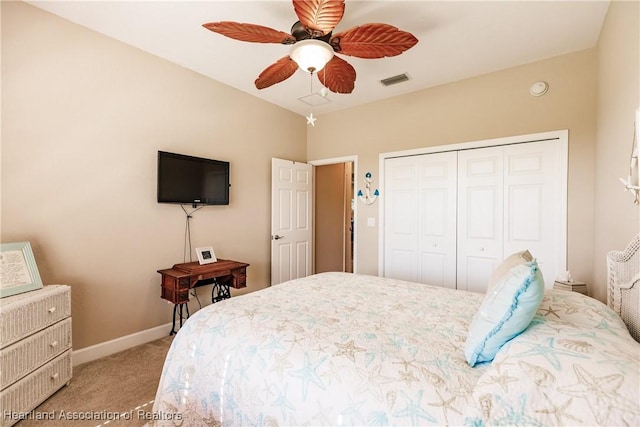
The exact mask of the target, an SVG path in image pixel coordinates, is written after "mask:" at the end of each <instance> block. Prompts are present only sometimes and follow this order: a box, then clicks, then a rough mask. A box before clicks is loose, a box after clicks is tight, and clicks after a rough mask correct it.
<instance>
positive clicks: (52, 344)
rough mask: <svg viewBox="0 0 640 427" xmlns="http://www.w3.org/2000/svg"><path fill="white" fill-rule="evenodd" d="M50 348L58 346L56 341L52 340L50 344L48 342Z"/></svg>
mask: <svg viewBox="0 0 640 427" xmlns="http://www.w3.org/2000/svg"><path fill="white" fill-rule="evenodd" d="M49 345H50V346H51V347H52V348H56V347H57V346H58V341H54V342H52V343H51V344H49Z"/></svg>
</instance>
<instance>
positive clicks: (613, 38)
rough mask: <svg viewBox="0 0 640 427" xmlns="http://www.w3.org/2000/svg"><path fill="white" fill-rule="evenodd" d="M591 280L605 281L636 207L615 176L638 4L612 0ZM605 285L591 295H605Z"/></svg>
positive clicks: (603, 46) (604, 56) (635, 56)
mask: <svg viewBox="0 0 640 427" xmlns="http://www.w3.org/2000/svg"><path fill="white" fill-rule="evenodd" d="M597 49H598V114H597V134H596V135H597V144H596V164H595V166H596V181H595V194H596V199H595V246H594V248H595V250H594V260H595V267H594V280H595V281H596V283H606V279H607V273H606V261H605V259H606V255H607V252H608V251H610V250H622V249H624V248H625V247H626V245H627V244H628V243H629V241H630V240H631V239H632V238H633V236H634V235H635V234H637V233H638V220H639V208H638V206H636V205H634V204H633V197H632V195H631V193H630V192H624V191H622V190H623V187H622V184H621V183H620V182H619V181H618V178H619V177H623V178H626V177H627V175H628V174H629V156H630V154H631V143H632V140H633V123H634V120H635V117H634V115H635V110H636V109H637V108H639V107H640V3H639V2H637V1H633V2H626V1H625V2H622V1H613V2H612V3H611V5H610V6H609V11H608V13H607V17H606V19H605V22H604V26H603V28H602V31H601V33H600V39H599V41H598V47H597ZM604 291H605V289H604V288H603V287H600V288H598V293H597V294H596V297H597V298H598V299H601V300H603V301H604V300H606V294H605V292H604Z"/></svg>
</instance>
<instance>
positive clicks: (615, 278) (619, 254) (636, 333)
mask: <svg viewBox="0 0 640 427" xmlns="http://www.w3.org/2000/svg"><path fill="white" fill-rule="evenodd" d="M607 305H609V307H611V308H612V309H613V310H614V311H615V312H616V313H618V315H619V316H620V317H621V318H622V320H623V321H624V323H625V324H626V325H627V328H628V329H629V332H630V333H631V336H633V338H634V339H635V340H636V341H638V342H640V234H638V235H637V236H636V237H635V238H634V239H633V240H632V241H631V243H629V245H628V246H627V248H626V249H625V250H624V251H611V252H609V253H608V254H607Z"/></svg>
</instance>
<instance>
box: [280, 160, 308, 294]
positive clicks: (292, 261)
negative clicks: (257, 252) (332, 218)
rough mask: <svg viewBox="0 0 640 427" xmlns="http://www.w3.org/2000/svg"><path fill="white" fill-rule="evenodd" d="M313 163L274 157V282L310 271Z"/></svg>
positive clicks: (297, 276)
mask: <svg viewBox="0 0 640 427" xmlns="http://www.w3.org/2000/svg"><path fill="white" fill-rule="evenodd" d="M311 177H312V166H311V165H309V164H306V163H299V162H293V161H291V160H282V159H271V284H272V285H275V284H278V283H282V282H285V281H287V280H291V279H297V278H299V277H305V276H308V275H310V274H311V266H312V259H313V257H312V245H311V235H312V220H311V214H312V211H311V200H312V199H311V189H312V179H311Z"/></svg>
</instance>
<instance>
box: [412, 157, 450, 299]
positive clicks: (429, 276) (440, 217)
mask: <svg viewBox="0 0 640 427" xmlns="http://www.w3.org/2000/svg"><path fill="white" fill-rule="evenodd" d="M457 158H458V156H457V152H455V151H452V152H446V153H437V154H429V155H425V156H419V159H420V163H419V185H418V187H419V194H420V200H419V209H418V210H419V212H420V215H419V219H418V220H419V223H418V232H419V238H418V281H419V282H421V283H427V284H429V285H435V286H442V287H446V288H451V289H455V288H456V222H457V220H456V203H457V200H456V197H457V196H456V194H457V181H458V179H457Z"/></svg>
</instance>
